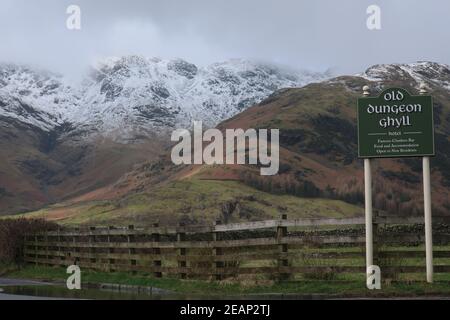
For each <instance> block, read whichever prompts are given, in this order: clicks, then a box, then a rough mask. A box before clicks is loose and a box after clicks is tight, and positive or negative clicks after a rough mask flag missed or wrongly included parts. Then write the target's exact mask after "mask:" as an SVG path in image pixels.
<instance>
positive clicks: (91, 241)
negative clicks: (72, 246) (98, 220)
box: [89, 227, 97, 264]
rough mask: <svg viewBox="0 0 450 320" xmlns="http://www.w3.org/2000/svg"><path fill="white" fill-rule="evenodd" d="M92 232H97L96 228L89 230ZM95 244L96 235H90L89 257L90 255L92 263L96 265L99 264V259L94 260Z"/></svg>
mask: <svg viewBox="0 0 450 320" xmlns="http://www.w3.org/2000/svg"><path fill="white" fill-rule="evenodd" d="M89 230H90V232H95V227H90V228H89ZM94 243H95V235H92V234H89V255H90V261H91V263H93V264H95V263H97V259H96V258H94V256H95V253H96V250H95V248H94V247H93V244H94Z"/></svg>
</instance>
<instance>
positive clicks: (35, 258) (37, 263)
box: [34, 235, 39, 265]
mask: <svg viewBox="0 0 450 320" xmlns="http://www.w3.org/2000/svg"><path fill="white" fill-rule="evenodd" d="M34 264H35V265H39V262H38V237H37V235H35V236H34Z"/></svg>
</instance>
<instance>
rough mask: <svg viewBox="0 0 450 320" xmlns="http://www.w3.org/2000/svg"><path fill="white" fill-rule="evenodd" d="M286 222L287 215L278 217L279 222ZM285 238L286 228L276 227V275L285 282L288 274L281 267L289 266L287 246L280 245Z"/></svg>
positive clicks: (284, 244)
mask: <svg viewBox="0 0 450 320" xmlns="http://www.w3.org/2000/svg"><path fill="white" fill-rule="evenodd" d="M285 220H287V214H282V215H281V216H280V222H282V221H285ZM286 236H287V227H283V226H280V225H279V226H278V227H277V235H276V237H277V243H278V261H277V265H278V275H279V279H280V280H286V279H288V278H289V274H287V273H285V272H283V271H282V268H283V267H288V266H289V260H288V258H287V253H288V245H287V244H286V243H282V241H283V238H284V237H286Z"/></svg>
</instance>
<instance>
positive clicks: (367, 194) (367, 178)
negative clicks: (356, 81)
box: [363, 86, 373, 269]
mask: <svg viewBox="0 0 450 320" xmlns="http://www.w3.org/2000/svg"><path fill="white" fill-rule="evenodd" d="M363 91H364V93H363V94H364V96H365V97H368V96H369V95H370V88H369V87H368V86H364V88H363ZM371 161H372V160H371V159H369V158H365V159H364V200H365V211H366V268H367V269H368V268H369V267H371V266H372V265H373V220H372V219H373V218H372V217H373V214H372V167H371Z"/></svg>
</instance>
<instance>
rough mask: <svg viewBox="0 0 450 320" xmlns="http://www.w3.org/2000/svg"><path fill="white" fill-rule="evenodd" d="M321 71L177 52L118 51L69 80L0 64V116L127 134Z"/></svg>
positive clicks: (228, 111)
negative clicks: (191, 57) (208, 60)
mask: <svg viewBox="0 0 450 320" xmlns="http://www.w3.org/2000/svg"><path fill="white" fill-rule="evenodd" d="M326 78H328V74H323V73H314V72H308V71H302V70H292V69H288V68H284V67H280V66H276V65H270V64H265V63H257V62H253V61H247V60H242V59H235V60H229V61H225V62H221V63H214V64H212V65H209V66H206V67H201V66H197V65H195V64H192V63H190V62H187V61H185V60H182V59H174V60H164V59H159V58H146V57H142V56H125V57H119V58H108V59H104V60H102V61H99V62H98V63H96V64H95V66H93V67H92V69H91V71H90V72H89V74H88V75H86V77H85V79H84V81H82V83H81V84H79V85H73V84H69V83H68V82H67V81H66V80H65V79H64V78H63V77H62V76H60V75H57V74H53V73H50V72H45V71H36V70H33V69H31V68H26V67H22V66H14V65H1V66H0V101H1V102H0V103H1V104H0V115H3V116H7V117H9V118H11V117H14V115H15V116H16V118H18V119H19V120H20V121H22V122H27V123H29V124H33V125H35V126H38V127H40V128H43V129H44V130H46V131H48V130H51V129H52V128H54V127H57V126H60V125H62V124H65V123H70V124H71V125H72V126H71V127H73V128H75V129H74V130H75V132H70V136H71V137H78V139H85V138H88V137H91V136H96V135H102V136H110V137H114V138H117V139H119V140H129V139H134V137H136V136H142V135H144V136H149V135H152V134H155V133H156V134H158V133H162V132H165V131H167V130H171V129H173V128H180V127H189V126H190V125H191V124H192V121H193V120H202V121H203V122H204V124H205V125H206V126H214V125H216V124H218V123H219V122H221V121H223V120H225V119H227V118H230V117H232V116H234V115H235V114H237V113H239V112H241V111H243V110H244V109H246V108H247V107H249V106H251V105H254V104H257V103H259V102H260V101H262V100H263V99H265V98H267V97H268V96H269V95H270V94H272V93H273V92H274V91H276V90H278V89H281V88H287V87H300V86H304V85H306V84H308V83H310V82H319V81H322V80H324V79H326ZM24 105H25V106H26V107H23V106H24ZM24 109H26V110H28V111H30V112H28V113H27V112H25V111H24ZM31 111H33V112H31Z"/></svg>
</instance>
